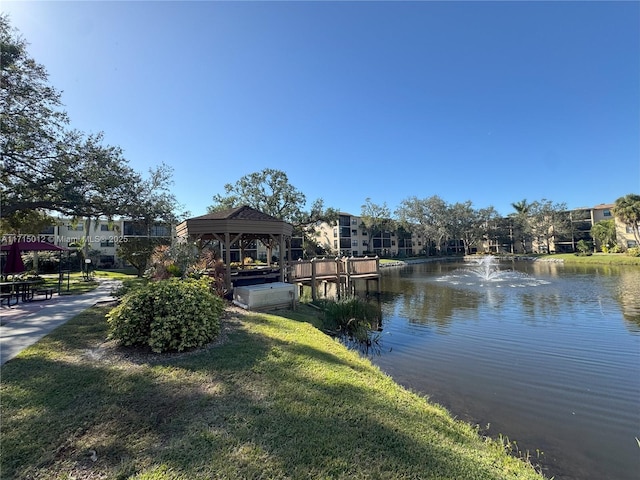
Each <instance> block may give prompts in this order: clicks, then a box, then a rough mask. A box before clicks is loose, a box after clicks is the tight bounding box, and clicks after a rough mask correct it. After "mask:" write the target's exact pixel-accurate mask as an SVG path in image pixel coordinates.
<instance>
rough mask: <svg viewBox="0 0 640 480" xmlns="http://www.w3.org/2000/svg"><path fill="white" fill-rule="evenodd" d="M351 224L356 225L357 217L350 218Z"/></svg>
mask: <svg viewBox="0 0 640 480" xmlns="http://www.w3.org/2000/svg"><path fill="white" fill-rule="evenodd" d="M351 225H358V219H357V218H353V217H352V218H351Z"/></svg>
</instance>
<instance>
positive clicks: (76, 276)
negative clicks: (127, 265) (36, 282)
mask: <svg viewBox="0 0 640 480" xmlns="http://www.w3.org/2000/svg"><path fill="white" fill-rule="evenodd" d="M41 277H42V279H43V280H44V285H43V286H44V287H51V288H55V289H56V291H57V290H58V274H57V273H55V274H43V275H41ZM100 278H104V279H111V280H129V279H134V281H135V279H136V278H137V277H136V274H135V270H131V271H128V270H96V271H95V274H94V277H93V279H92V280H85V279H84V278H83V277H82V273H81V272H72V273H70V274H69V280H68V281H67V274H64V279H63V280H62V284H61V292H60V293H61V294H62V295H79V294H82V293H86V292H90V291H91V290H93V289H95V288H96V287H97V286H98V281H97V279H100Z"/></svg>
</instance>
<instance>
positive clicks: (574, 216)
mask: <svg viewBox="0 0 640 480" xmlns="http://www.w3.org/2000/svg"><path fill="white" fill-rule="evenodd" d="M613 207H614V205H613V204H600V205H596V206H595V207H585V208H578V209H574V210H571V211H569V212H567V215H568V217H569V222H570V224H571V228H570V229H569V230H570V231H569V232H568V233H565V234H562V235H559V234H558V235H555V236H554V237H553V238H552V241H551V242H550V248H551V251H552V252H556V253H562V252H575V251H576V245H577V243H578V242H579V241H580V240H585V241H593V239H592V237H591V227H592V226H593V225H594V224H595V223H597V222H599V221H601V220H610V219H614V220H615V221H616V233H617V239H618V243H619V244H620V245H621V246H623V247H625V248H631V247H634V246H637V242H636V240H635V238H634V236H633V232H632V231H631V229H630V228H629V227H627V226H626V225H625V224H623V223H622V222H620V221H619V220H617V219H615V217H614V215H613V213H612V212H613ZM316 229H317V230H318V232H319V237H318V244H319V245H320V246H321V247H322V248H323V249H325V250H326V251H328V252H331V254H333V255H341V256H363V255H367V254H368V255H371V254H372V253H373V254H375V255H378V256H383V257H409V256H417V255H425V254H431V255H433V254H435V253H436V251H435V246H434V245H433V244H432V243H430V242H429V239H427V238H422V237H421V236H420V235H417V234H412V233H411V232H408V231H406V230H404V229H401V228H399V229H396V230H395V231H382V232H378V233H377V234H376V235H374V236H373V237H372V238H371V239H369V238H368V235H367V232H366V231H365V229H364V228H363V224H362V219H361V217H358V216H355V215H351V214H349V213H340V216H339V219H338V222H337V223H336V224H334V225H329V224H328V223H326V222H323V223H320V224H319V225H317V227H316ZM445 247H446V252H445V253H446V254H449V255H456V254H458V255H460V254H464V252H465V246H464V242H463V241H462V240H459V239H449V240H448V241H447V243H446V245H445ZM532 248H533V251H534V252H535V253H546V249H547V246H546V244H545V243H544V242H542V241H537V240H534V241H533V244H530V245H527V248H526V251H528V252H530V251H531V249H532ZM471 252H472V253H475V252H493V253H523V252H525V248H524V247H523V245H522V241H521V235H520V232H518V231H517V230H516V229H515V227H514V225H513V221H512V219H511V217H505V218H502V219H500V220H499V221H498V224H497V225H496V228H495V236H493V237H492V238H487V239H485V241H484V243H483V244H482V245H475V246H473V247H472V248H471Z"/></svg>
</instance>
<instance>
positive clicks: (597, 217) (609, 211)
mask: <svg viewBox="0 0 640 480" xmlns="http://www.w3.org/2000/svg"><path fill="white" fill-rule="evenodd" d="M614 206H615V205H614V204H613V203H601V204H600V205H596V206H595V207H593V208H592V209H591V224H592V225H594V224H596V223H598V222H599V221H601V220H615V225H616V238H617V240H618V245H620V246H621V247H622V248H632V247H637V246H638V242H637V241H636V238H635V237H634V235H633V231H632V229H631V227H629V226H627V225H626V224H624V223H622V222H621V221H620V220H618V219H617V218H615V216H614V215H613V207H614Z"/></svg>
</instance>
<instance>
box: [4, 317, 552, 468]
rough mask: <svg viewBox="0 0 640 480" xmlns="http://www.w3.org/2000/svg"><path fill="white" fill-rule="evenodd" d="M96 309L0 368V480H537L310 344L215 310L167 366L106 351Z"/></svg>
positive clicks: (299, 326)
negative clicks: (200, 335)
mask: <svg viewBox="0 0 640 480" xmlns="http://www.w3.org/2000/svg"><path fill="white" fill-rule="evenodd" d="M106 311H107V309H106V308H104V307H100V308H98V307H94V308H92V309H90V310H88V311H86V312H84V313H83V314H81V315H79V316H78V317H76V318H74V319H73V320H71V321H70V322H68V323H67V324H65V325H63V326H62V327H60V328H59V329H57V330H56V331H55V332H53V333H52V334H51V335H49V336H47V337H45V338H44V339H43V340H42V341H40V342H38V343H37V344H36V345H34V346H33V347H30V348H29V349H27V350H25V351H24V352H23V353H21V354H20V355H19V356H18V357H16V358H15V359H14V360H12V361H10V362H7V363H6V364H5V365H3V366H2V368H1V370H0V372H1V374H2V386H1V387H0V388H1V393H2V404H1V407H0V408H1V414H2V417H1V418H2V423H3V425H2V463H1V468H2V470H1V471H0V475H1V476H2V478H16V479H26V478H32V479H44V478H47V479H68V478H77V479H81V478H114V479H115V478H118V479H125V478H131V479H193V478H203V479H204V478H294V479H295V478H363V479H364V478H381V479H384V478H389V479H402V478H425V479H454V478H455V479H482V480H485V479H511V478H518V479H540V478H542V477H541V476H540V475H538V474H537V473H536V472H535V471H534V469H533V468H532V467H531V466H530V465H528V464H526V463H525V462H523V461H521V460H519V459H517V458H514V457H512V456H510V455H509V454H508V453H507V452H506V450H507V448H505V446H504V445H503V444H501V443H500V442H498V441H493V440H490V439H486V438H483V437H482V436H481V435H479V434H478V431H477V429H475V428H474V427H473V426H471V425H469V424H467V423H464V422H461V421H457V420H454V419H453V418H452V417H451V415H450V414H449V413H448V412H447V411H446V410H444V409H443V408H441V407H439V406H437V405H434V404H431V403H429V402H428V400H426V399H425V398H423V397H421V396H419V395H416V394H414V393H412V392H410V391H408V390H406V389H404V388H402V387H401V386H399V385H398V384H396V383H395V382H394V381H393V380H392V379H391V378H390V377H388V376H387V375H385V374H384V373H383V372H381V371H380V370H379V369H378V368H377V367H375V366H373V365H372V364H371V362H369V361H368V360H366V359H364V358H362V357H360V356H359V355H358V354H357V353H355V352H352V351H350V350H348V349H347V348H345V347H344V346H343V345H342V344H340V343H339V342H337V341H335V340H333V339H331V338H329V337H328V336H326V335H324V334H323V333H321V332H320V331H319V330H318V329H317V328H315V327H314V326H313V325H312V323H314V318H313V316H312V315H310V314H308V312H307V311H306V310H305V308H300V309H299V310H297V311H295V312H292V311H282V312H279V313H280V314H279V315H269V314H257V313H251V312H238V311H236V310H233V311H231V310H229V311H227V312H226V314H225V315H226V319H225V320H224V322H223V334H222V336H221V339H220V341H219V342H217V343H216V344H215V345H212V346H210V347H208V348H205V349H202V350H199V351H194V352H189V353H184V354H179V355H178V354H175V355H166V356H160V355H149V354H143V353H140V352H139V351H135V350H122V349H120V348H117V347H116V346H114V345H113V344H112V343H111V342H105V337H106V322H105V319H104V315H105V314H106Z"/></svg>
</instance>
